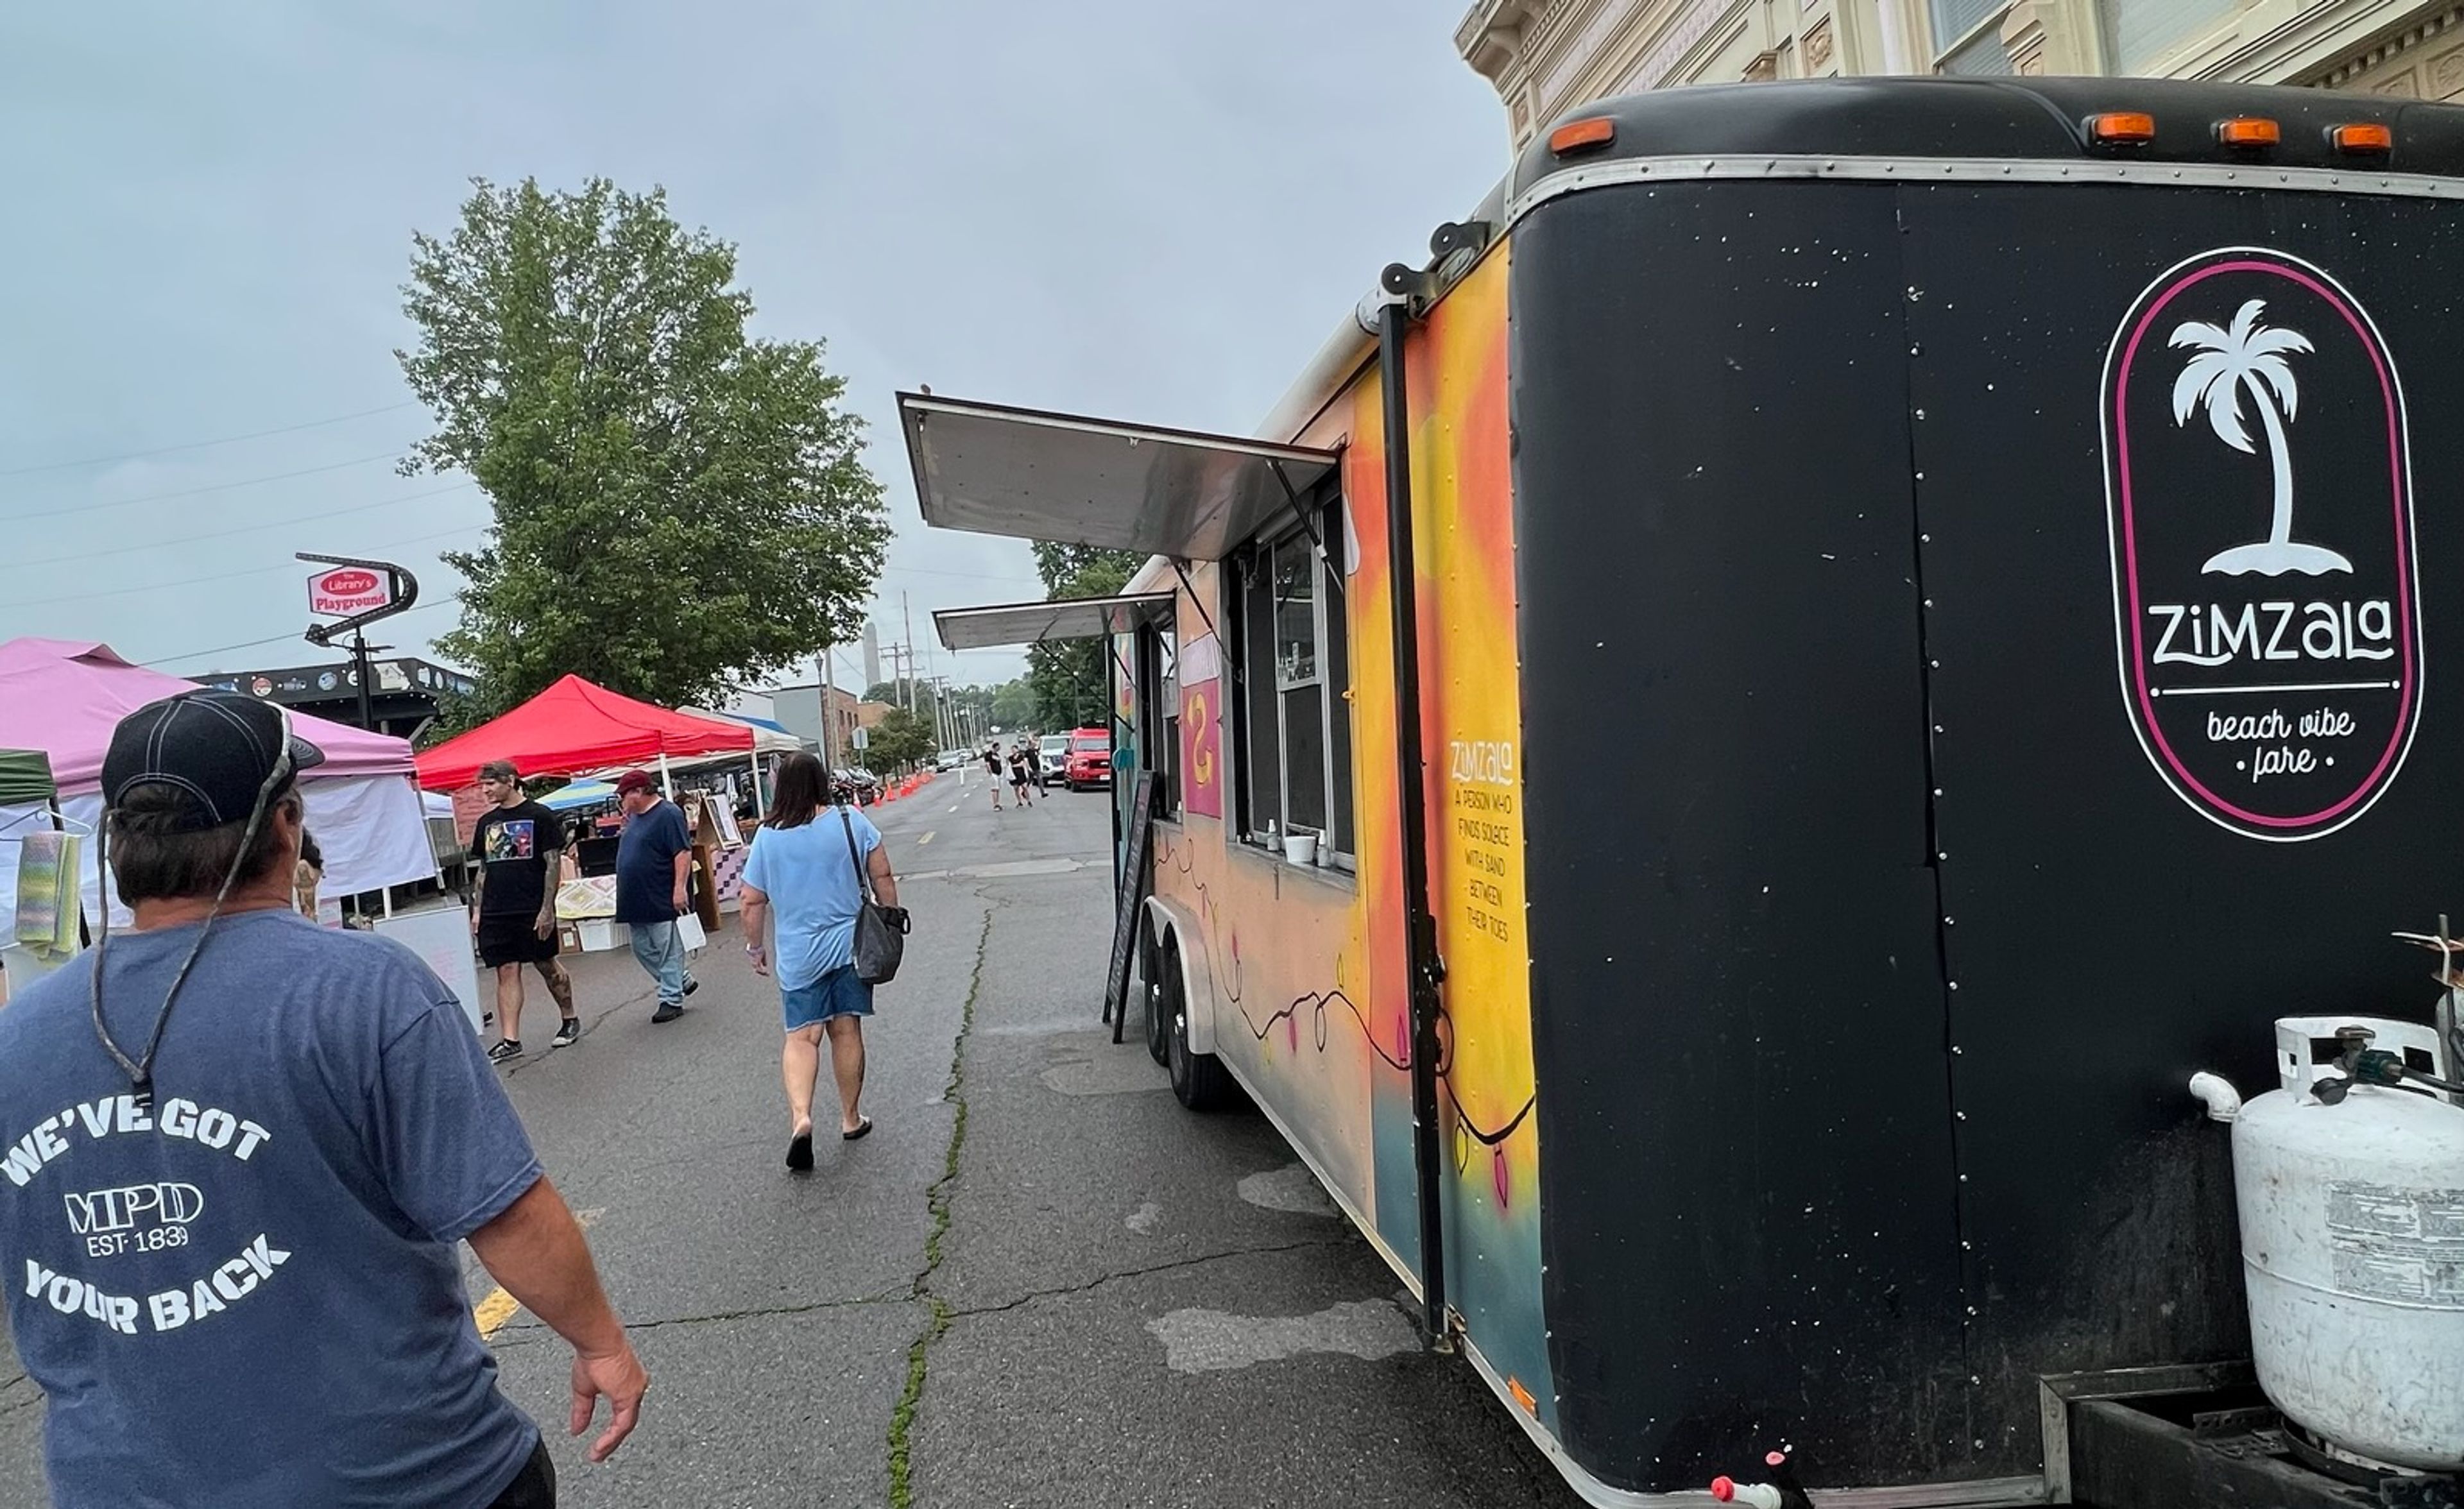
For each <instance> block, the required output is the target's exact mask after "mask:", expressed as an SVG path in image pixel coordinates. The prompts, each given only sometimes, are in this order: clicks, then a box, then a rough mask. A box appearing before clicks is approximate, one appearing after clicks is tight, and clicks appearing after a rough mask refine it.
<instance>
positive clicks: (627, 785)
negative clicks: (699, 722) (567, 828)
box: [616, 770, 701, 1022]
mask: <svg viewBox="0 0 2464 1509" xmlns="http://www.w3.org/2000/svg"><path fill="white" fill-rule="evenodd" d="M616 798H617V800H618V802H619V803H620V804H621V805H622V806H623V807H624V809H625V831H624V833H623V834H621V835H620V836H619V837H618V838H617V841H616V920H617V921H618V922H621V923H623V924H625V925H626V927H627V928H629V929H632V933H633V957H634V958H635V959H636V960H637V961H639V962H640V964H641V966H642V968H643V969H644V970H645V971H647V972H649V976H650V978H651V979H653V980H655V981H657V982H658V987H659V1005H658V1009H657V1010H656V1011H653V1012H651V1013H650V1019H651V1020H652V1021H659V1022H666V1021H673V1020H675V1019H676V1018H677V1017H681V1016H683V1015H684V1014H685V997H686V996H688V995H692V994H693V992H695V991H697V990H699V989H701V982H700V981H699V980H696V979H694V978H693V976H692V975H691V974H690V973H687V972H686V970H685V940H684V933H683V931H682V930H681V929H678V928H677V927H676V919H677V918H678V917H681V916H683V915H684V914H685V908H688V907H690V906H692V905H693V892H692V889H691V886H690V884H689V880H688V877H690V876H691V875H692V874H693V838H692V836H691V835H690V834H688V833H686V832H685V815H684V813H683V811H682V810H681V809H680V808H678V807H677V806H676V804H675V803H674V802H672V801H670V800H669V799H668V798H665V797H662V796H661V795H659V783H658V782H657V781H655V780H652V779H651V778H650V773H649V771H646V770H628V771H627V772H626V773H625V774H624V775H622V776H617V777H616Z"/></svg>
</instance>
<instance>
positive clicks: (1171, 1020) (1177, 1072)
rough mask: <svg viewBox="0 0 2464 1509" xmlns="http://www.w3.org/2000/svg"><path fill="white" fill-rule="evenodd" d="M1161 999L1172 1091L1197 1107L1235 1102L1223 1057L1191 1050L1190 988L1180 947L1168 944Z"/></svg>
mask: <svg viewBox="0 0 2464 1509" xmlns="http://www.w3.org/2000/svg"><path fill="white" fill-rule="evenodd" d="M1160 984H1161V987H1162V995H1161V1000H1162V1004H1163V1009H1164V1013H1165V1016H1164V1020H1165V1022H1166V1023H1167V1024H1168V1025H1167V1029H1166V1033H1165V1039H1166V1041H1165V1050H1166V1051H1165V1058H1164V1067H1165V1068H1166V1069H1169V1070H1170V1071H1171V1072H1172V1093H1173V1094H1174V1096H1175V1097H1177V1099H1178V1100H1179V1102H1180V1104H1183V1105H1185V1106H1187V1107H1189V1108H1190V1109H1191V1110H1193V1111H1213V1110H1221V1109H1222V1108H1223V1107H1224V1106H1226V1105H1228V1104H1231V1103H1232V1076H1231V1075H1230V1074H1228V1073H1226V1072H1225V1071H1224V1068H1223V1061H1221V1059H1218V1058H1217V1057H1216V1056H1215V1055H1213V1054H1211V1053H1192V1052H1190V1051H1189V1000H1188V991H1187V989H1186V988H1185V987H1184V986H1183V985H1182V984H1181V977H1180V950H1179V948H1178V946H1177V944H1167V945H1165V946H1164V951H1163V979H1162V981H1161V982H1160Z"/></svg>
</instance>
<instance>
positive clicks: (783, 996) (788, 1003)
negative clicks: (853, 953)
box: [779, 964, 872, 1032]
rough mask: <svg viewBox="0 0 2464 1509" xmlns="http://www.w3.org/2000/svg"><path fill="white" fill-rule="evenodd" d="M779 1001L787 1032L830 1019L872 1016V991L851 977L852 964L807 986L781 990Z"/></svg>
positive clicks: (853, 976) (853, 971)
mask: <svg viewBox="0 0 2464 1509" xmlns="http://www.w3.org/2000/svg"><path fill="white" fill-rule="evenodd" d="M779 998H780V1005H781V1015H782V1016H784V1017H785V1018H786V1022H787V1030H788V1031H789V1032H794V1031H795V1030H796V1029H797V1028H799V1027H809V1026H811V1025H812V1024H813V1023H815V1022H817V1021H827V1020H829V1019H830V1018H831V1017H869V1016H871V1015H872V987H871V986H869V985H867V984H866V983H865V982H864V981H862V980H860V979H857V978H856V977H855V966H854V965H852V964H849V965H845V966H842V967H841V968H839V969H835V970H832V971H830V972H829V973H826V974H825V975H823V976H822V977H821V978H820V979H818V980H815V981H814V982H813V983H812V984H810V985H798V986H792V987H788V986H782V987H781V989H780V992H779Z"/></svg>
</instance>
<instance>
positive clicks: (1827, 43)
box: [1805, 16, 1832, 74]
mask: <svg viewBox="0 0 2464 1509" xmlns="http://www.w3.org/2000/svg"><path fill="white" fill-rule="evenodd" d="M1831 54H1832V46H1831V18H1830V17H1829V16H1824V17H1823V18H1822V19H1821V20H1819V21H1816V22H1815V23H1814V25H1813V26H1811V27H1809V28H1807V29H1806V33H1805V71H1806V72H1807V73H1809V74H1818V73H1821V72H1822V71H1823V70H1824V69H1826V68H1829V67H1830V66H1831Z"/></svg>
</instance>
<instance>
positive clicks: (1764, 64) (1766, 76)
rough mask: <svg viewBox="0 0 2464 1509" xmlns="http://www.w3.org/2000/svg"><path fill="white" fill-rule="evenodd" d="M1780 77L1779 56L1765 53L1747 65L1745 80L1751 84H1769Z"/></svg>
mask: <svg viewBox="0 0 2464 1509" xmlns="http://www.w3.org/2000/svg"><path fill="white" fill-rule="evenodd" d="M1777 77H1779V55H1778V54H1777V53H1764V54H1761V55H1758V56H1756V57H1755V58H1754V60H1753V61H1752V62H1750V63H1748V64H1747V65H1746V72H1745V80H1746V82H1747V83H1749V84H1767V83H1770V82H1771V80H1772V79H1774V78H1777Z"/></svg>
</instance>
